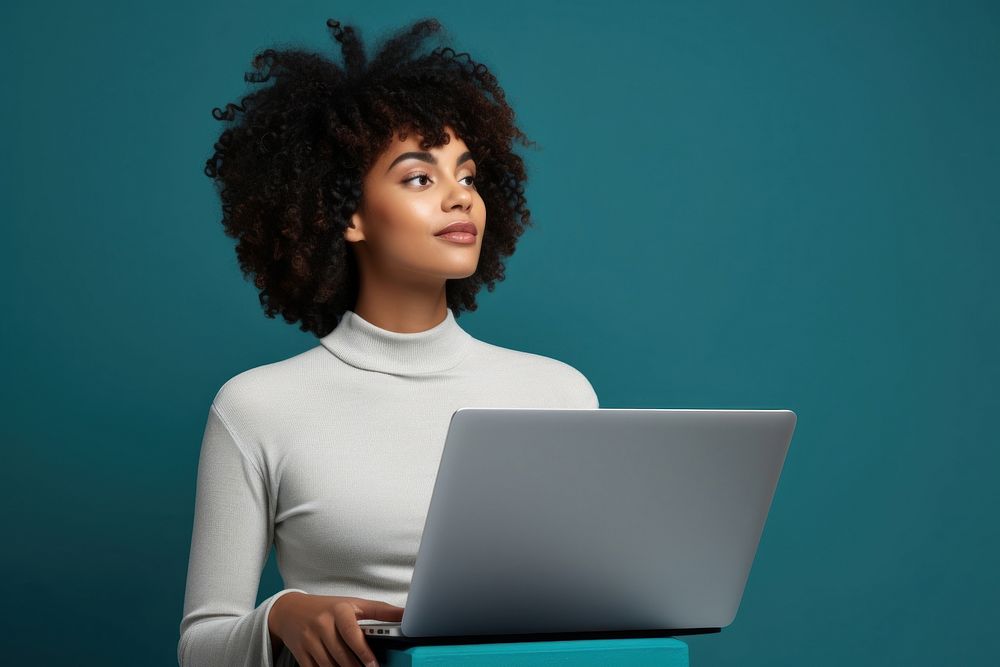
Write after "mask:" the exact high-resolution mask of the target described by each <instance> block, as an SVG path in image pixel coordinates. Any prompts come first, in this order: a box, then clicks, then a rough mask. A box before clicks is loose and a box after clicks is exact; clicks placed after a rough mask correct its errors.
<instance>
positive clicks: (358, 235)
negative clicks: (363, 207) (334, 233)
mask: <svg viewBox="0 0 1000 667" xmlns="http://www.w3.org/2000/svg"><path fill="white" fill-rule="evenodd" d="M351 225H352V226H351V227H348V228H347V229H345V230H344V240H345V241H347V242H348V243H357V242H358V241H364V240H365V233H364V225H363V224H362V221H361V213H360V212H355V213H354V214H353V215H352V216H351Z"/></svg>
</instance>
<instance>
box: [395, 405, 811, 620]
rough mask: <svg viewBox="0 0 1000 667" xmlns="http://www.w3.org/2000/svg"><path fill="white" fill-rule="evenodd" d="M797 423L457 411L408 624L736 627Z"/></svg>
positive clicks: (709, 414) (733, 417) (753, 417)
mask: <svg viewBox="0 0 1000 667" xmlns="http://www.w3.org/2000/svg"><path fill="white" fill-rule="evenodd" d="M795 421H796V416H795V413H794V412H792V411H790V410H695V409H690V410H688V409H608V408H601V409H564V410H560V409H542V408H517V409H514V408H462V409H460V410H457V411H456V412H455V413H454V414H453V415H452V419H451V423H450V426H449V430H448V434H447V437H446V440H445V446H444V449H443V452H442V456H441V462H440V466H439V470H438V474H437V478H436V481H435V484H434V489H433V493H432V496H431V501H430V506H429V509H428V514H427V518H426V521H425V525H424V530H423V534H422V538H421V542H420V547H419V550H418V554H417V560H416V564H415V566H414V573H413V577H412V580H411V585H410V592H409V595H408V597H407V603H406V607H405V611H404V613H403V618H402V624H401V625H402V628H401V629H402V634H403V635H405V636H407V637H436V636H478V635H491V636H492V635H506V634H536V633H559V632H572V633H578V632H600V631H641V630H656V629H676V630H683V629H694V628H697V629H705V630H708V629H716V628H722V627H725V626H727V625H729V624H730V623H731V622H732V621H733V619H734V617H735V615H736V612H737V609H738V608H739V603H740V600H741V598H742V596H743V589H744V586H745V584H746V581H747V577H748V575H749V571H750V566H751V563H752V561H753V558H754V554H755V552H756V549H757V545H758V542H759V540H760V536H761V532H762V530H763V526H764V521H765V518H766V516H767V512H768V509H769V507H770V504H771V499H772V497H773V495H774V491H775V487H776V485H777V482H778V477H779V475H780V472H781V468H782V465H783V463H784V459H785V454H786V452H787V449H788V446H789V443H790V441H791V437H792V432H793V430H794V427H795Z"/></svg>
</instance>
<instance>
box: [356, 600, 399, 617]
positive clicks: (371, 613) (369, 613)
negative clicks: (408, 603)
mask: <svg viewBox="0 0 1000 667" xmlns="http://www.w3.org/2000/svg"><path fill="white" fill-rule="evenodd" d="M353 605H354V606H355V607H357V608H358V611H357V618H365V619H373V620H376V621H400V620H402V619H403V608H402V607H397V606H396V605H393V604H389V603H388V602H378V601H376V600H361V599H355V600H354V601H353Z"/></svg>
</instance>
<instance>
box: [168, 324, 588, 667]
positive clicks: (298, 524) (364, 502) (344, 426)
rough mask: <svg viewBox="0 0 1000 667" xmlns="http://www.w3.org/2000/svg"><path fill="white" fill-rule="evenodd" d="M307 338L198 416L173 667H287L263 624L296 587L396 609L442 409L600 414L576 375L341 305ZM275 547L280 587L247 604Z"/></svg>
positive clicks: (452, 332)
mask: <svg viewBox="0 0 1000 667" xmlns="http://www.w3.org/2000/svg"><path fill="white" fill-rule="evenodd" d="M319 343H320V344H319V345H316V346H315V347H313V348H311V349H309V350H306V351H305V352H302V353H301V354H298V355H296V356H294V357H291V358H289V359H285V360H282V361H278V362H275V363H271V364H266V365H264V366H259V367H257V368H253V369H250V370H248V371H245V372H243V373H240V374H238V375H236V376H235V377H233V378H232V379H230V380H229V381H227V382H226V383H225V384H223V386H222V387H221V389H219V391H218V393H217V394H216V396H215V398H214V400H213V401H212V405H211V407H210V409H209V411H208V421H207V424H206V426H205V433H204V438H203V440H202V444H201V454H200V458H199V462H198V481H197V492H196V497H195V514H194V530H193V533H192V540H191V554H190V561H189V564H188V574H187V587H186V590H185V596H184V613H183V618H182V620H181V624H180V641H179V643H178V647H177V657H178V662H179V664H180V665H181V666H182V667H236V666H237V665H240V666H241V667H271V666H272V665H275V664H276V665H278V667H281V666H282V665H292V664H294V659H293V657H292V656H291V653H290V652H289V651H287V650H282V651H280V655H279V656H278V660H277V661H275V656H274V655H273V653H272V648H271V641H270V634H269V632H268V627H267V615H268V612H269V611H270V609H271V605H272V604H273V603H274V601H275V600H276V599H277V598H278V597H280V596H281V595H284V594H285V593H289V592H292V591H296V592H301V593H309V594H314V595H342V596H353V597H361V598H367V599H370V600H380V601H384V602H388V603H390V604H394V605H397V606H400V607H405V606H406V598H407V593H408V591H409V586H410V578H411V576H412V574H413V566H414V563H415V562H416V556H417V547H418V546H419V544H420V535H421V531H422V530H423V526H424V519H425V517H426V515H427V508H428V506H429V504H430V496H431V490H432V488H433V485H434V479H435V476H436V474H437V468H438V463H439V461H440V458H441V451H442V449H443V447H444V440H445V435H446V433H447V430H448V423H449V421H450V419H451V416H452V413H453V412H455V410H458V409H459V408H462V407H512V408H515V407H531V408H535V407H551V408H596V407H598V399H597V395H596V394H595V392H594V389H593V387H592V386H591V385H590V382H589V381H588V380H587V378H586V377H585V376H584V375H583V374H582V373H580V372H579V371H578V370H576V369H575V368H573V367H572V366H570V365H568V364H566V363H563V362H561V361H558V360H556V359H552V358H549V357H544V356H541V355H537V354H531V353H527V352H519V351H515V350H511V349H507V348H503V347H498V346H495V345H491V344H489V343H486V342H483V341H480V340H478V339H476V338H473V337H472V336H471V335H469V334H468V333H467V332H466V331H465V330H464V329H462V328H461V327H460V326H459V325H458V323H457V322H456V320H455V316H454V314H453V313H452V311H451V309H448V311H447V316H446V317H445V319H444V320H443V321H442V322H441V323H439V324H438V325H436V326H434V327H432V328H431V329H428V330H426V331H421V332H417V333H398V332H394V331H388V330H386V329H382V328H380V327H378V326H376V325H374V324H372V323H370V322H368V321H366V320H364V319H362V318H361V317H360V316H358V315H357V314H356V313H354V312H352V311H350V310H349V311H347V312H346V313H345V314H344V316H343V318H341V321H340V323H339V324H338V325H337V327H336V328H335V329H334V330H333V331H332V332H331V333H330V334H328V335H327V336H325V337H323V338H320V339H319ZM272 544H274V545H275V548H276V551H277V557H278V569H279V571H280V573H281V578H282V581H283V582H284V586H285V588H283V589H282V590H280V591H278V592H277V593H275V594H274V595H272V596H271V597H269V598H267V599H266V600H264V601H263V602H261V603H260V604H259V605H256V606H255V601H256V598H257V588H258V585H259V583H260V574H261V570H262V568H263V567H264V564H265V562H266V559H267V556H268V553H269V552H270V549H271V545H272Z"/></svg>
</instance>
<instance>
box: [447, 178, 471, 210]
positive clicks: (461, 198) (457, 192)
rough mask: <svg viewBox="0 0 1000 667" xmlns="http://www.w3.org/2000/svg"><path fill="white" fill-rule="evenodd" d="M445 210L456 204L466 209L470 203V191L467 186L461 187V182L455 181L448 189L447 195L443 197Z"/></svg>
mask: <svg viewBox="0 0 1000 667" xmlns="http://www.w3.org/2000/svg"><path fill="white" fill-rule="evenodd" d="M444 204H445V210H446V211H450V210H451V209H452V208H454V207H455V204H458V205H459V206H461V207H462V209H463V210H465V209H468V208H469V206H470V205H471V204H472V193H471V192H469V190H468V188H466V187H463V186H462V184H461V183H455V185H453V186H452V187H451V189H450V190H449V191H448V195H447V197H446V198H445V202H444Z"/></svg>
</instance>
